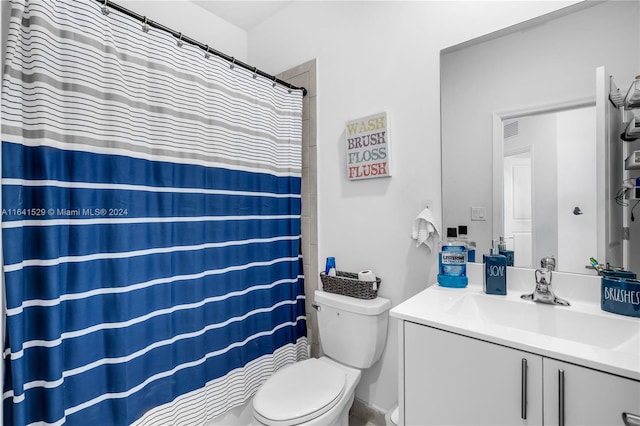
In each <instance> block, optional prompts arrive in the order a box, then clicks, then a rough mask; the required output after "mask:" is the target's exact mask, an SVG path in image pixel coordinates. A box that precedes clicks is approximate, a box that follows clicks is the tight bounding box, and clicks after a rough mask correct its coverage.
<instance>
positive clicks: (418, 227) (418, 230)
mask: <svg viewBox="0 0 640 426" xmlns="http://www.w3.org/2000/svg"><path fill="white" fill-rule="evenodd" d="M440 235H442V234H440V228H439V227H438V223H437V222H436V220H435V218H434V217H433V213H432V212H431V210H429V208H428V207H427V208H426V209H424V210H422V211H421V212H420V214H418V216H417V217H416V218H415V219H414V221H413V230H412V231H411V238H413V239H414V240H416V247H419V246H420V244H424V245H425V246H427V248H428V249H429V251H432V250H433V246H434V244H435V243H436V242H438V241H439V240H440Z"/></svg>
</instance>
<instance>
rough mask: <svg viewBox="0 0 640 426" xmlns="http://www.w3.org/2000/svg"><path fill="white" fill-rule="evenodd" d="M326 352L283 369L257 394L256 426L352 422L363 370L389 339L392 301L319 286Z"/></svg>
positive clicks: (320, 321)
mask: <svg viewBox="0 0 640 426" xmlns="http://www.w3.org/2000/svg"><path fill="white" fill-rule="evenodd" d="M314 295H315V306H317V308H316V309H317V310H318V330H319V334H320V343H321V344H322V350H323V352H324V356H322V357H320V358H309V359H307V360H304V361H301V362H297V363H295V364H291V365H288V366H286V367H283V368H282V369H280V370H278V371H277V372H276V373H275V374H274V375H273V376H271V377H270V378H269V379H267V381H266V382H265V383H264V384H263V385H262V386H261V387H260V389H259V390H258V392H257V393H256V394H255V396H254V397H253V401H252V405H253V419H252V424H253V425H256V426H257V425H268V426H291V425H323V426H327V425H332V426H333V425H339V426H348V424H349V409H350V408H351V405H352V403H353V398H354V395H355V389H356V386H357V385H358V382H359V381H360V377H361V374H362V370H363V369H366V368H369V367H371V366H372V365H373V364H375V363H376V362H377V361H378V359H380V355H382V351H383V349H384V345H385V343H386V340H387V324H388V322H389V308H390V307H391V301H390V300H388V299H384V298H381V297H377V298H375V299H370V300H366V299H356V298H353V297H349V296H343V295H340V294H334V293H328V292H325V291H322V290H316V291H315V293H314Z"/></svg>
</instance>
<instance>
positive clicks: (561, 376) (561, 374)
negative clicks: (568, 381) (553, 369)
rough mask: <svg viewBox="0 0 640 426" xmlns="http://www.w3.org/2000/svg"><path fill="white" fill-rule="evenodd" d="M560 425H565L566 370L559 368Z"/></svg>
mask: <svg viewBox="0 0 640 426" xmlns="http://www.w3.org/2000/svg"><path fill="white" fill-rule="evenodd" d="M558 426H564V370H558Z"/></svg>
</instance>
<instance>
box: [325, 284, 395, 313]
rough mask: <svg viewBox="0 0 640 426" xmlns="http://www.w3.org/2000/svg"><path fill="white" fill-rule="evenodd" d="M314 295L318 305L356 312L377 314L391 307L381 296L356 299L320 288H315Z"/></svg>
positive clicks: (389, 302) (388, 301)
mask: <svg viewBox="0 0 640 426" xmlns="http://www.w3.org/2000/svg"><path fill="white" fill-rule="evenodd" d="M314 295H315V303H317V304H318V305H320V306H322V305H326V306H331V307H332V308H336V309H341V310H344V311H347V312H353V313H356V314H362V315H379V314H381V313H383V312H385V311H388V310H389V308H391V301H390V300H389V299H385V298H383V297H376V298H375V299H358V298H355V297H350V296H344V295H342V294H335V293H329V292H327V291H322V290H316V291H315V292H314Z"/></svg>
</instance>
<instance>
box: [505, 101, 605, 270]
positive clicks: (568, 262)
mask: <svg viewBox="0 0 640 426" xmlns="http://www.w3.org/2000/svg"><path fill="white" fill-rule="evenodd" d="M502 128H503V131H502V133H501V135H494V138H495V137H498V138H499V140H497V141H494V146H496V144H497V145H498V149H494V152H493V154H494V159H493V164H495V165H496V167H498V165H499V164H502V169H503V173H502V179H494V181H493V193H494V194H496V197H495V200H501V201H502V203H500V204H498V205H495V206H493V211H495V212H496V216H500V213H502V218H501V219H500V218H498V220H497V221H496V226H497V227H498V229H499V233H500V235H504V236H505V237H506V245H507V249H510V250H513V251H514V252H515V253H518V256H517V257H516V258H515V262H514V266H519V267H523V268H537V267H538V262H537V261H536V259H538V260H539V259H541V258H543V257H545V256H548V254H547V253H551V254H554V255H555V257H556V259H557V262H556V267H557V268H558V270H562V271H566V272H576V273H583V272H584V269H585V261H586V260H588V259H589V258H590V257H592V256H594V257H596V256H597V253H598V245H597V233H596V230H597V228H598V225H597V203H598V199H597V192H596V190H595V188H596V187H597V180H596V175H595V173H593V172H592V171H593V170H595V169H596V167H597V157H596V152H597V151H598V150H597V146H596V142H597V141H596V109H595V106H594V105H587V106H581V105H578V106H575V105H573V106H570V107H568V108H567V109H562V110H559V111H545V110H543V111H539V112H535V113H529V114H527V115H522V116H518V117H514V118H503V119H502ZM496 156H498V157H497V158H496ZM534 217H535V220H533V218H534Z"/></svg>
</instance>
